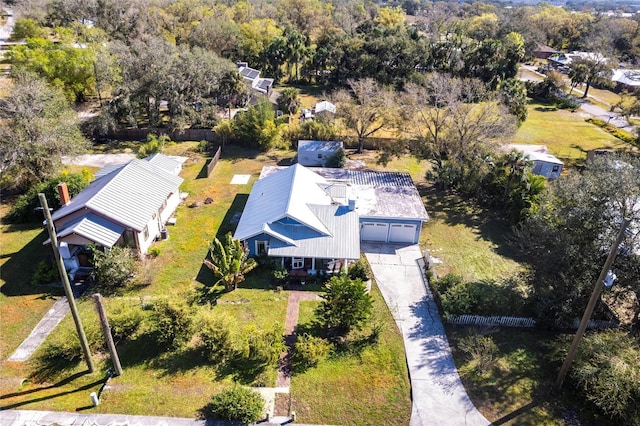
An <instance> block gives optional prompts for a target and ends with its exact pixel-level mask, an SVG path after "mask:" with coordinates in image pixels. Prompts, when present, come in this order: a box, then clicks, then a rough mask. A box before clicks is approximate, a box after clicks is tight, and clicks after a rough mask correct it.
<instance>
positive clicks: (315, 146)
mask: <svg viewBox="0 0 640 426" xmlns="http://www.w3.org/2000/svg"><path fill="white" fill-rule="evenodd" d="M343 146H344V144H343V143H342V142H336V141H309V140H299V141H298V152H300V151H308V152H319V153H327V154H333V153H335V152H337V151H338V150H340V149H341V148H342V147H343Z"/></svg>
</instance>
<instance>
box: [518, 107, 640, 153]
mask: <svg viewBox="0 0 640 426" xmlns="http://www.w3.org/2000/svg"><path fill="white" fill-rule="evenodd" d="M513 142H514V143H519V144H536V145H546V146H547V148H548V149H549V151H550V152H551V154H553V155H555V156H556V157H558V158H560V159H562V160H567V161H568V162H569V163H581V162H582V161H583V160H584V159H586V156H587V152H588V151H591V150H593V149H600V148H609V149H630V148H631V146H630V145H629V144H627V143H625V142H622V141H621V140H619V139H617V138H615V137H613V136H611V135H610V134H608V133H607V132H605V131H604V130H602V129H600V128H599V127H597V126H594V125H593V124H589V123H587V122H586V121H584V117H582V116H580V115H579V113H574V112H571V111H567V110H555V109H554V108H550V107H549V106H547V105H543V104H539V103H532V104H530V105H529V116H528V117H527V119H526V121H525V122H524V123H522V126H521V127H520V128H519V129H518V132H517V133H516V135H515V138H514V141H513Z"/></svg>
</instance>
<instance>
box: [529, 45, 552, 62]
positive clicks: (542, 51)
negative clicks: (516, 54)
mask: <svg viewBox="0 0 640 426" xmlns="http://www.w3.org/2000/svg"><path fill="white" fill-rule="evenodd" d="M555 53H558V51H557V50H556V49H554V48H553V47H549V46H547V45H544V44H538V47H536V48H535V50H534V51H533V56H535V57H536V58H538V59H547V58H548V57H549V56H551V55H553V54H555Z"/></svg>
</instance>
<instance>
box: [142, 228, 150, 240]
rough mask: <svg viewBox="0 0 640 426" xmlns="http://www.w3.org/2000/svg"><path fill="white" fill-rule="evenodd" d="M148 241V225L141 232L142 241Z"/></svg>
mask: <svg viewBox="0 0 640 426" xmlns="http://www.w3.org/2000/svg"><path fill="white" fill-rule="evenodd" d="M148 239H149V225H146V226H145V227H144V229H143V230H142V240H143V241H147V240H148Z"/></svg>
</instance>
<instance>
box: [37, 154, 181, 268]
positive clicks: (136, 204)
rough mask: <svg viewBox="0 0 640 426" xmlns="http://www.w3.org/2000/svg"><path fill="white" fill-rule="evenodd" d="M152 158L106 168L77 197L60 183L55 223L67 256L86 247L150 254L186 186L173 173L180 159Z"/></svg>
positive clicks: (53, 216)
mask: <svg viewBox="0 0 640 426" xmlns="http://www.w3.org/2000/svg"><path fill="white" fill-rule="evenodd" d="M149 159H150V161H145V160H138V159H135V160H131V161H130V162H128V163H125V164H120V165H114V166H107V167H105V168H104V169H103V170H101V171H100V172H98V173H97V174H96V179H95V180H94V181H93V182H91V183H90V184H89V186H87V187H86V188H85V189H84V190H82V191H81V192H80V193H79V194H78V195H76V196H75V197H73V199H69V194H68V191H67V188H66V184H64V183H63V184H60V185H59V192H60V199H61V202H62V204H63V206H62V207H61V208H60V209H58V210H57V211H55V212H54V213H53V215H52V219H53V222H54V225H55V227H56V233H57V237H58V241H59V242H60V243H61V245H62V243H64V245H66V246H67V247H68V254H69V256H73V255H74V253H77V252H79V251H82V250H83V249H85V248H86V246H87V245H88V244H96V245H99V246H103V247H107V248H111V247H113V246H129V247H132V248H134V249H135V250H136V252H137V253H138V254H139V255H144V254H146V253H147V250H148V249H149V246H150V245H151V243H153V241H154V240H155V239H156V238H158V237H159V236H161V234H162V232H163V231H164V229H165V224H166V223H167V221H168V220H169V219H170V218H171V216H172V215H173V213H174V212H175V210H176V208H177V207H178V204H179V203H180V201H181V200H180V191H179V188H180V184H182V178H181V177H179V176H176V175H175V174H174V172H175V170H176V168H177V164H179V161H176V160H173V159H171V158H169V157H166V156H163V155H162V154H160V155H155V156H152V157H149ZM176 163H177V164H176ZM164 232H165V235H166V231H164ZM46 243H49V241H47V242H46Z"/></svg>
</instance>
